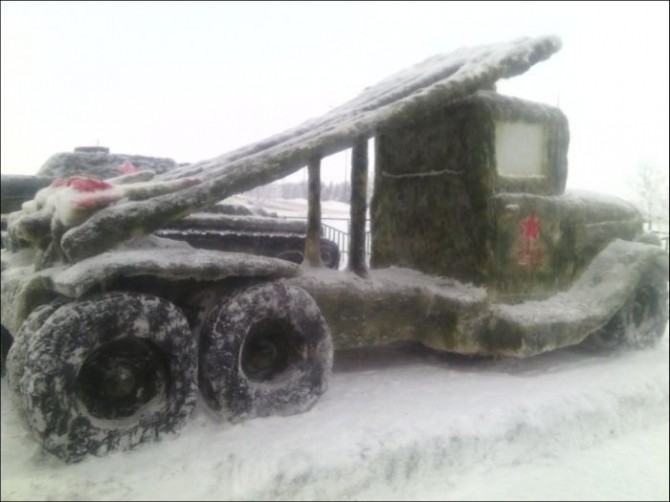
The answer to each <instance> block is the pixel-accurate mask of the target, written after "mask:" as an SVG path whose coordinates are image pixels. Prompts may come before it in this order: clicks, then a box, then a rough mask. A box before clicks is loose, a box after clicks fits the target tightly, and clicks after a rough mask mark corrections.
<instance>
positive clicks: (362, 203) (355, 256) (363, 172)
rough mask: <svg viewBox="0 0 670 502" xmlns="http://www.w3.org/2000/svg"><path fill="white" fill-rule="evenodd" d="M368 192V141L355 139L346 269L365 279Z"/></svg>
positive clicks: (352, 154)
mask: <svg viewBox="0 0 670 502" xmlns="http://www.w3.org/2000/svg"><path fill="white" fill-rule="evenodd" d="M367 191H368V140H367V138H364V137H361V138H357V139H356V142H355V143H354V146H353V148H352V152H351V231H350V235H349V265H348V268H349V270H351V271H352V272H354V273H355V274H356V275H358V276H360V277H367V275H368V270H367V266H366V265H365V216H366V213H367Z"/></svg>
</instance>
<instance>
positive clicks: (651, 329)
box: [585, 268, 668, 349]
mask: <svg viewBox="0 0 670 502" xmlns="http://www.w3.org/2000/svg"><path fill="white" fill-rule="evenodd" d="M667 322H668V283H667V275H666V274H665V273H661V272H660V271H658V270H655V268H652V269H650V270H649V271H648V272H647V273H646V274H645V275H644V276H643V277H642V280H640V282H639V284H638V286H637V287H636V288H635V290H634V291H633V293H632V294H631V296H630V298H629V299H628V300H627V301H626V303H625V304H624V306H623V307H622V308H621V309H620V310H619V311H618V312H617V313H616V314H615V315H614V316H613V317H612V318H611V319H610V320H609V321H608V322H607V324H605V325H604V326H603V327H602V328H600V329H598V330H597V331H595V332H594V333H592V334H591V335H589V336H588V338H587V339H586V340H585V344H586V345H587V346H589V347H595V348H605V349H614V348H618V347H630V348H635V349H641V348H646V347H649V346H652V345H654V344H655V343H657V342H658V341H659V340H660V339H661V338H662V337H663V333H664V332H665V326H666V324H667Z"/></svg>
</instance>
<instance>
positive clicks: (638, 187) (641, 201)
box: [633, 162, 668, 229]
mask: <svg viewBox="0 0 670 502" xmlns="http://www.w3.org/2000/svg"><path fill="white" fill-rule="evenodd" d="M633 189H634V192H635V203H636V205H637V207H638V208H639V209H640V211H641V212H642V215H643V216H644V219H645V221H646V222H647V225H648V229H652V228H655V227H664V228H667V226H668V171H667V170H664V169H660V168H659V167H658V166H656V165H653V164H650V163H647V162H645V163H642V164H640V166H639V167H638V169H637V171H636V173H635V177H634V179H633Z"/></svg>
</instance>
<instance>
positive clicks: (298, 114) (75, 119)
mask: <svg viewBox="0 0 670 502" xmlns="http://www.w3.org/2000/svg"><path fill="white" fill-rule="evenodd" d="M1 8H2V13H1V14H2V15H1V22H2V30H1V33H2V72H1V75H2V87H1V88H2V106H1V109H0V110H1V115H2V149H1V152H2V159H1V164H0V166H1V167H2V173H4V174H8V173H23V174H33V173H35V172H36V171H37V170H38V169H39V167H40V166H41V164H42V163H43V162H44V161H45V160H46V159H47V158H48V157H49V155H51V154H53V153H56V152H61V151H71V150H72V149H73V148H74V147H76V146H83V145H95V144H100V145H102V146H108V147H110V149H111V151H112V152H117V153H131V154H144V155H153V156H164V157H171V158H174V159H175V160H177V161H178V162H194V161H198V160H203V159H206V158H209V157H213V156H216V155H219V154H221V153H224V152H226V151H228V150H230V149H233V148H236V147H238V146H242V145H244V144H247V143H250V142H253V141H257V140H259V139H262V138H263V137H265V136H267V135H270V134H274V133H277V132H280V131H282V130H284V129H286V128H289V127H291V126H293V125H296V124H298V123H300V122H302V121H303V120H306V119H308V118H311V117H313V116H316V115H320V114H322V113H324V112H326V111H328V110H329V109H330V108H331V107H334V106H337V105H339V104H341V103H342V102H344V101H346V100H348V99H350V98H352V97H354V96H355V95H356V94H357V93H358V92H360V91H361V90H362V89H363V88H364V87H367V86H369V85H372V84H374V83H376V82H377V81H379V80H381V79H382V78H384V77H386V76H388V75H390V74H392V73H394V72H396V71H398V70H400V69H403V68H405V67H407V66H410V65H413V64H415V63H417V62H419V61H422V60H424V59H426V58H427V57H429V56H431V55H433V54H436V53H446V52H451V51H453V50H455V49H457V48H459V47H463V46H473V45H481V44H488V43H495V42H502V41H509V40H513V39H515V38H519V37H522V36H534V35H544V34H555V35H558V36H560V37H561V39H562V40H563V49H562V50H561V51H559V52H558V53H557V54H556V55H554V56H553V57H552V58H550V59H549V60H548V61H545V62H543V63H539V64H538V65H536V66H535V67H533V68H531V70H530V71H529V72H528V73H526V74H524V75H521V76H518V77H516V78H514V79H511V80H509V81H502V82H501V83H500V84H499V87H498V90H499V91H500V92H503V93H506V94H514V95H517V96H520V97H524V98H527V99H531V100H535V101H541V102H545V103H548V104H552V105H558V106H560V108H561V109H562V110H563V111H564V112H565V113H566V114H567V116H568V119H569V121H570V130H571V145H570V157H569V160H570V174H569V178H568V185H569V186H571V187H575V188H591V189H598V190H605V191H610V192H613V193H622V192H625V191H626V188H627V186H629V185H630V178H631V175H632V173H633V172H634V170H635V169H636V168H637V166H639V165H640V164H641V163H643V162H648V163H652V164H656V165H659V166H661V167H662V168H663V169H665V168H667V166H668V136H669V132H668V122H669V119H668V109H669V106H668V94H669V86H668V60H669V57H668V45H669V37H668V17H669V15H668V2H651V3H645V2H595V3H586V2H574V3H562V2H556V3H552V2H528V3H523V2H492V3H487V2H472V3H469V2H426V3H424V2H418V1H412V2H388V3H387V2H370V3H367V2H352V3H347V2H332V3H330V2H295V3H294V2H271V3H263V2H249V3H246V2H237V3H235V2H220V3H219V2H202V3H200V2H185V3H179V2H146V3H145V2H123V3H113V2H110V3H107V2H91V3H85V2H72V3H67V2H66V3H60V2H50V3H39V2H25V3H24V2H5V1H3V2H2V7H1ZM346 169H347V168H346V166H345V162H344V160H343V159H340V160H336V161H332V162H329V163H327V164H325V167H324V173H323V175H322V177H323V178H324V179H325V180H329V179H338V178H343V177H344V173H345V172H346Z"/></svg>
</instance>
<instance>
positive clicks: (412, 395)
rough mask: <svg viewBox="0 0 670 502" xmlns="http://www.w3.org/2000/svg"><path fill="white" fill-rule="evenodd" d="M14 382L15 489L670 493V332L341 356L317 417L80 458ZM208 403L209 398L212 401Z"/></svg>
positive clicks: (530, 496) (187, 433)
mask: <svg viewBox="0 0 670 502" xmlns="http://www.w3.org/2000/svg"><path fill="white" fill-rule="evenodd" d="M7 394H8V393H7V387H6V382H5V380H4V379H3V382H2V500H20V499H33V500H149V499H152V500H215V499H216V500H225V499H236V500H267V499H349V500H352V499H356V500H362V499H393V500H395V499H405V500H410V499H414V500H416V499H435V500H449V499H454V500H458V499H460V500H465V499H480V500H481V499H485V500H486V499H491V500H504V499H508V500H509V499H517V500H520V499H527V500H536V499H539V500H546V499H554V500H604V499H609V500H640V499H642V500H668V336H667V332H666V336H665V338H664V340H663V341H662V343H661V344H660V346H658V347H656V348H653V349H649V350H645V351H637V352H614V353H608V354H602V353H600V354H593V353H586V352H583V351H581V350H579V349H568V350H561V351H558V352H555V353H551V354H546V355H542V356H538V357H536V358H533V359H529V360H521V361H519V360H498V361H492V360H476V359H475V360H469V359H465V358H459V357H455V356H449V355H436V354H434V353H429V352H426V351H424V350H418V349H416V348H412V347H403V348H379V349H367V350H358V351H351V352H347V353H340V354H338V358H337V361H336V371H335V373H334V375H333V379H332V384H331V387H330V389H329V390H328V392H327V393H326V394H325V395H324V396H323V398H322V399H321V400H320V401H319V402H318V403H317V405H316V406H315V407H314V408H313V409H312V410H311V411H310V412H308V413H306V414H303V415H298V416H293V417H272V418H265V419H256V420H252V421H248V422H246V423H242V424H238V425H232V426H231V425H227V424H217V423H216V422H215V420H214V419H213V418H212V417H211V416H210V415H209V414H208V413H207V410H206V408H205V406H199V407H198V409H197V411H196V414H195V416H194V417H193V419H192V421H191V423H190V424H189V425H188V426H187V427H186V429H185V430H184V431H183V433H182V434H181V436H179V437H177V438H175V439H169V440H166V441H163V442H161V443H154V444H149V445H146V446H145V447H142V448H140V449H139V450H136V451H132V452H126V453H115V454H112V455H110V456H108V457H105V458H90V459H87V460H85V461H84V462H82V463H79V464H75V465H64V464H62V463H60V462H59V461H58V460H56V459H55V458H52V457H50V456H44V455H43V454H41V453H40V451H39V448H38V447H37V446H36V444H35V443H34V442H32V440H31V439H30V438H29V437H28V434H27V432H26V431H25V430H24V429H23V428H22V427H21V425H20V423H19V422H18V421H17V418H16V415H15V412H14V410H13V409H12V407H11V406H9V400H8V395H7ZM200 404H202V403H200Z"/></svg>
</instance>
